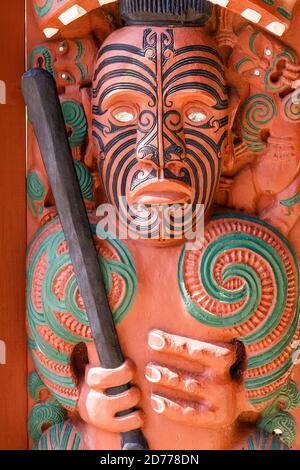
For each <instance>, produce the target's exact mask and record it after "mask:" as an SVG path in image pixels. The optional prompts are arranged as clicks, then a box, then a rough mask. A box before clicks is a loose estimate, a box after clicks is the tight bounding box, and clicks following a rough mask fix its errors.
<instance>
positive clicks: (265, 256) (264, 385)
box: [178, 214, 300, 407]
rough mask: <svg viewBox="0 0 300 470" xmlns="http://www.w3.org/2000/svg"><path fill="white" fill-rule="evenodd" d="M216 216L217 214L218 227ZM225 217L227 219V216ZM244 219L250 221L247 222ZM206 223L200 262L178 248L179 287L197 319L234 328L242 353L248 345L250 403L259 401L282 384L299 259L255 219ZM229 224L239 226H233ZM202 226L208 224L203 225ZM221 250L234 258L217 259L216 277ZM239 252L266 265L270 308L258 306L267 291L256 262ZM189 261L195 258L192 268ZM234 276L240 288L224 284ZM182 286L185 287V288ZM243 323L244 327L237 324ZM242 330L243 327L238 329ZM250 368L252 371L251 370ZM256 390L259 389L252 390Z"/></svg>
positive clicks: (298, 301) (299, 303) (297, 310)
mask: <svg viewBox="0 0 300 470" xmlns="http://www.w3.org/2000/svg"><path fill="white" fill-rule="evenodd" d="M219 219H221V220H220V226H219V228H218V223H219V222H218V220H219ZM227 219H229V220H230V223H227V222H226V220H227ZM247 221H249V224H255V225H251V226H250V225H248V224H247ZM211 226H212V227H213V228H212V229H211V232H209V233H210V237H211V238H210V239H209V240H210V241H209V243H208V242H207V245H206V246H205V249H203V251H201V257H200V258H199V266H198V264H197V263H196V262H194V261H193V259H195V258H193V257H192V256H189V254H188V253H189V252H188V251H187V249H186V248H184V249H183V251H182V254H181V257H180V261H179V273H178V281H179V288H180V291H181V294H182V297H183V299H184V302H185V304H186V306H187V310H188V312H189V313H190V314H191V315H192V316H193V317H194V318H195V319H196V320H198V321H199V322H201V323H203V324H204V325H207V326H209V327H212V328H224V329H228V330H230V331H232V334H235V335H236V338H237V339H239V340H240V341H242V342H243V344H244V345H245V349H246V352H247V354H248V350H249V355H248V360H247V371H246V374H245V387H246V389H247V390H248V393H249V396H250V398H249V400H250V401H251V403H252V404H253V405H255V406H259V407H261V406H263V404H264V403H267V402H268V401H270V400H272V399H274V398H276V397H277V395H278V392H279V388H280V386H281V385H282V383H281V382H280V381H281V380H282V378H284V377H286V376H287V374H288V373H289V372H290V371H291V368H292V366H293V360H292V355H291V353H290V352H288V353H287V354H286V355H285V352H286V351H287V349H288V348H289V347H290V344H291V342H292V341H293V340H294V338H295V335H296V332H297V329H298V323H299V314H300V298H299V288H298V287H296V290H294V287H293V284H292V277H291V276H292V274H291V273H294V274H293V275H294V276H295V282H298V279H299V264H298V260H297V257H296V254H295V253H294V251H293V249H292V248H291V246H290V245H289V243H288V241H287V240H286V239H285V238H284V237H283V236H282V235H281V234H280V233H279V232H277V230H275V229H274V228H273V227H271V226H269V225H268V224H266V223H264V222H262V221H260V220H259V219H255V218H252V217H248V216H241V215H237V214H231V215H230V214H223V215H222V216H219V217H215V218H214V220H213V221H212V222H211ZM233 226H234V227H237V226H240V227H241V228H240V229H232V227H233ZM222 227H224V229H222ZM228 227H229V228H228ZM230 227H231V228H230ZM251 227H252V228H251ZM207 230H210V229H209V228H207ZM226 230H228V231H227V232H226ZM252 230H253V232H252ZM212 234H214V235H212ZM258 234H259V235H258ZM268 240H270V241H268ZM279 247H280V248H279ZM226 253H231V254H232V256H234V258H233V259H234V260H236V261H232V260H231V261H230V262H228V264H224V265H222V275H220V276H221V278H220V279H218V280H217V279H216V277H215V266H216V263H217V261H218V260H219V259H220V257H224V256H225V254H226ZM234 253H235V255H234ZM238 253H240V257H238ZM243 253H244V254H245V256H246V253H247V256H250V258H248V259H250V260H251V259H254V257H255V258H256V259H257V257H259V259H260V260H263V261H262V262H263V266H265V269H268V272H269V274H268V277H269V279H270V281H268V282H269V283H272V289H271V291H272V296H273V298H274V303H273V302H272V304H270V306H269V307H268V309H269V310H263V312H264V313H262V312H261V310H260V308H261V305H264V304H265V299H267V298H268V291H266V292H265V291H264V292H265V293H264V297H263V294H262V289H263V287H262V285H263V281H262V279H263V278H261V277H260V276H261V273H260V270H259V269H258V265H257V263H254V262H253V263H254V264H251V262H250V261H249V262H248V261H247V257H246V258H243V256H244V255H243ZM281 253H283V255H282V254H281ZM186 256H187V260H190V264H189V271H188V273H189V274H184V273H185V271H184V269H185V268H184V262H185V259H186ZM228 256H229V255H228ZM284 260H289V261H288V262H287V261H284ZM191 263H194V264H193V268H192V267H191ZM285 263H287V264H285ZM197 270H198V271H199V274H197ZM198 276H199V278H198V279H197V277H198ZM234 279H239V280H240V286H239V288H232V289H229V288H227V284H226V283H227V282H229V281H231V280H234ZM186 283H187V284H186ZM224 284H225V286H226V287H225V286H224ZM187 286H190V287H189V288H187ZM193 286H194V289H195V290H194V291H193V290H189V289H190V288H192V289H193ZM193 293H194V294H195V295H196V296H197V295H198V293H199V301H197V300H195V299H194V297H193ZM203 298H205V299H207V303H205V302H204V300H203V302H202V299H203ZM291 302H292V303H293V307H292V308H293V311H292V312H291V313H290V314H289V323H288V325H287V326H286V328H285V330H284V332H283V333H282V334H280V333H279V331H281V330H280V329H279V328H280V327H279V325H280V323H281V321H282V319H283V317H284V316H285V315H286V313H285V312H286V311H287V309H288V308H290V307H288V303H289V304H290V303H291ZM230 304H234V305H233V308H232V310H231V309H230V308H229V306H230ZM212 306H217V307H218V308H220V309H221V307H223V308H224V309H226V312H227V313H226V314H222V313H221V312H222V310H217V311H216V310H215V308H217V307H212ZM264 308H265V307H263V309H264ZM216 312H218V313H216ZM256 312H260V315H259V316H256ZM264 315H265V316H264ZM246 323H247V325H248V327H247V329H246V330H242V329H241V328H240V326H242V325H245V324H246ZM242 331H246V332H245V333H242ZM274 332H276V336H273V339H270V341H269V344H268V346H266V344H265V345H264V347H262V346H261V345H259V347H257V348H255V349H254V350H255V353H254V352H251V351H253V347H252V345H254V346H255V345H257V344H259V343H260V342H261V341H262V342H265V341H266V338H268V337H269V338H272V337H270V335H271V334H272V335H273V334H275V333H274ZM274 338H276V340H275V339H274ZM278 358H281V359H280V362H279V365H276V366H275V364H276V359H278ZM251 370H254V372H255V373H253V374H252V373H251ZM248 371H249V373H248ZM256 391H258V392H259V393H258V394H256V393H253V392H256Z"/></svg>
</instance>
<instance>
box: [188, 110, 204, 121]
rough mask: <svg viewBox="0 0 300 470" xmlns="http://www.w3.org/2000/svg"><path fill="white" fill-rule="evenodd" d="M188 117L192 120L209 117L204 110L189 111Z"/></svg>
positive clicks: (201, 119)
mask: <svg viewBox="0 0 300 470" xmlns="http://www.w3.org/2000/svg"><path fill="white" fill-rule="evenodd" d="M187 117H188V118H189V120H190V121H192V122H203V121H205V119H206V118H207V116H206V114H205V113H204V112H203V111H194V110H193V111H191V110H189V111H188V112H187Z"/></svg>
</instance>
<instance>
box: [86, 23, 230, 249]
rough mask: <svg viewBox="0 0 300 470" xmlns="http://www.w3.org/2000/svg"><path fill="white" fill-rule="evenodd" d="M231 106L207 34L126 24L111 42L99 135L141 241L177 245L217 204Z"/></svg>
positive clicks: (102, 75)
mask: <svg viewBox="0 0 300 470" xmlns="http://www.w3.org/2000/svg"><path fill="white" fill-rule="evenodd" d="M227 108H228V103H227V95H226V85H225V78H224V70H223V66H222V62H221V59H220V56H219V54H218V53H217V51H216V50H215V48H214V46H213V44H212V43H211V41H210V39H209V38H208V37H207V36H205V35H204V34H203V33H202V32H201V29H199V28H168V29H166V28H163V27H157V28H145V27H127V28H123V29H122V30H118V31H117V32H116V33H114V34H112V35H111V36H110V37H109V39H108V41H106V42H105V43H104V44H103V46H102V47H101V49H100V51H99V54H98V60H97V64H96V68H95V74H94V83H93V135H94V138H95V142H96V144H97V146H98V148H99V154H100V171H101V176H102V180H103V184H104V187H105V190H106V193H107V196H108V199H109V201H110V202H111V203H112V204H114V206H115V207H116V209H117V212H118V217H119V219H120V220H121V221H122V222H123V223H125V224H126V225H127V226H128V225H129V226H130V229H131V230H132V231H135V232H136V233H137V234H138V236H139V237H141V238H143V237H144V238H148V237H149V236H151V238H156V239H158V240H159V241H165V240H166V239H167V238H169V239H171V240H174V238H176V236H177V233H178V231H182V225H186V226H189V227H194V226H195V223H196V220H197V217H199V215H200V213H201V211H202V210H204V211H207V209H208V208H209V207H210V205H211V202H212V199H213V195H214V191H215V188H216V185H217V182H218V178H219V171H220V158H221V153H222V149H223V147H224V145H225V143H226V140H227V123H228V116H227V112H228V109H227ZM120 196H123V197H124V198H125V199H122V200H120V199H119V198H120ZM126 204H128V205H129V208H128V207H127V208H126V207H125V206H126ZM171 204H172V205H176V207H177V209H178V210H176V211H174V213H172V217H171V218H169V220H170V221H171V223H170V225H169V227H168V229H167V232H168V233H166V227H165V225H164V223H163V222H164V218H165V214H166V211H168V208H170V205H171ZM199 205H202V208H200V206H199ZM183 207H185V208H186V211H185V217H184V219H183V218H182V216H180V214H181V211H182V208H183Z"/></svg>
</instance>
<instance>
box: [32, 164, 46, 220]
mask: <svg viewBox="0 0 300 470" xmlns="http://www.w3.org/2000/svg"><path fill="white" fill-rule="evenodd" d="M27 195H28V199H29V202H30V207H31V209H32V210H33V212H34V214H35V215H36V216H38V215H41V213H42V212H43V210H44V205H43V203H42V202H39V201H42V200H43V199H44V197H45V195H46V191H45V188H44V186H43V183H42V182H41V180H40V178H39V176H38V174H37V173H36V172H35V171H30V172H29V173H28V175H27Z"/></svg>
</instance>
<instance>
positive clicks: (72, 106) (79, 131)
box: [61, 100, 87, 148]
mask: <svg viewBox="0 0 300 470" xmlns="http://www.w3.org/2000/svg"><path fill="white" fill-rule="evenodd" d="M61 107H62V112H63V116H64V120H65V123H66V124H67V125H68V126H70V127H71V129H72V134H71V135H70V137H69V143H70V146H71V147H72V148H73V147H79V146H80V145H81V144H82V143H83V141H84V138H85V135H86V132H87V122H86V117H85V114H84V110H83V108H82V106H80V104H78V103H76V102H75V101H72V100H67V101H63V102H62V104H61Z"/></svg>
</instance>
